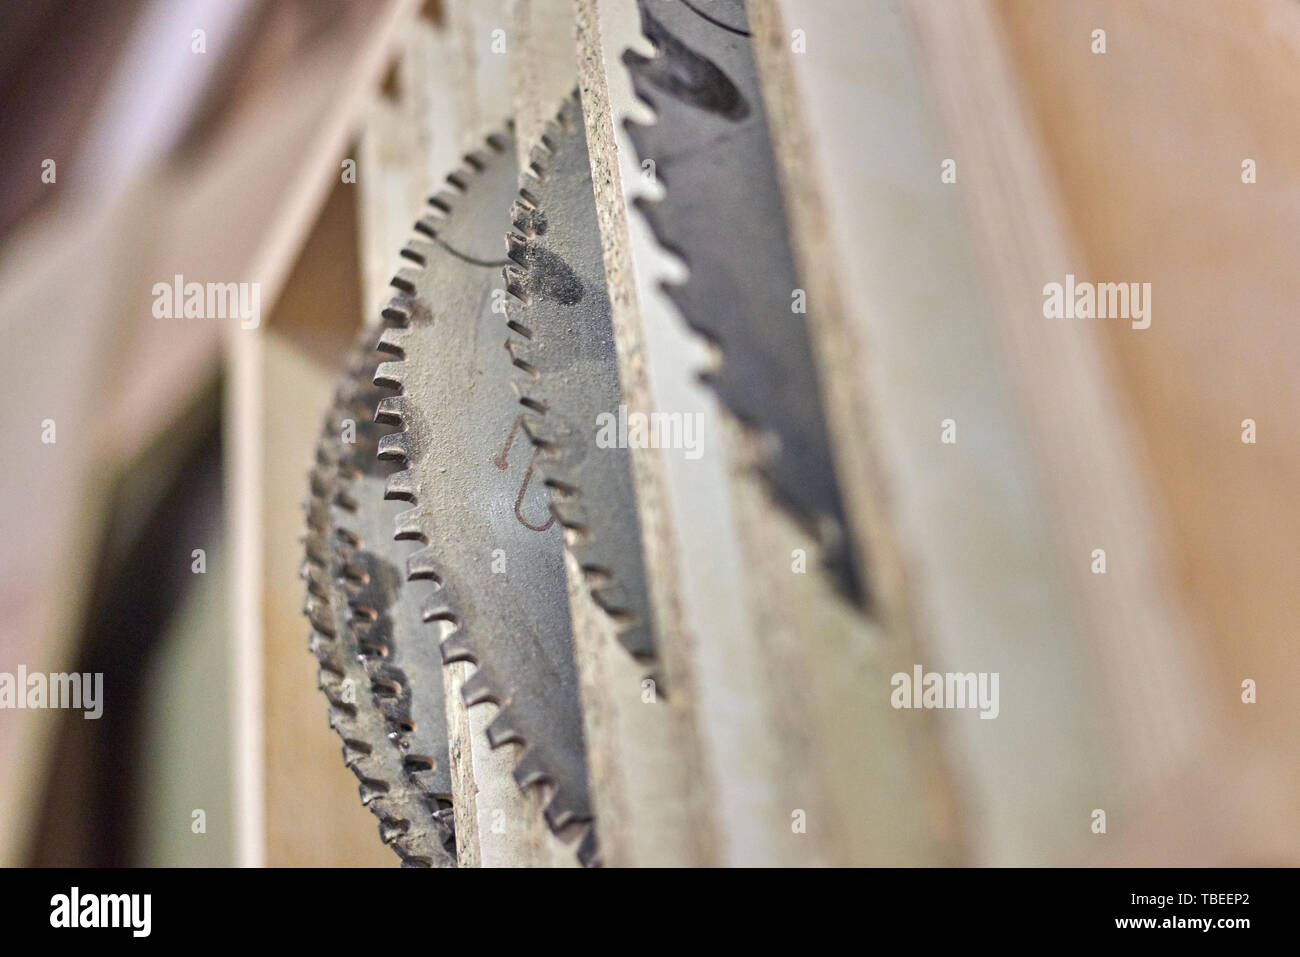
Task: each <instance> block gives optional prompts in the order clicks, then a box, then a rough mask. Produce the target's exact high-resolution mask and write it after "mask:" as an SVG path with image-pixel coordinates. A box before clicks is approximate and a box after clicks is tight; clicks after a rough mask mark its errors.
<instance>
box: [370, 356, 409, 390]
mask: <svg viewBox="0 0 1300 957" xmlns="http://www.w3.org/2000/svg"><path fill="white" fill-rule="evenodd" d="M404 366H405V363H403V362H381V363H379V365H378V367H376V369H375V378H374V383H375V385H378V386H383V387H384V388H386V389H395V390H397V391H399V392H400V391H401V389H402V382H403V381H404V377H405V374H406V369H405V368H404Z"/></svg>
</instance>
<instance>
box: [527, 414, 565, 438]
mask: <svg viewBox="0 0 1300 957" xmlns="http://www.w3.org/2000/svg"><path fill="white" fill-rule="evenodd" d="M519 424H520V425H522V426H523V427H524V431H525V432H526V433H527V434H528V438H529V440H531V441H532V443H533V444H534V445H552V444H554V443H555V442H556V440H557V439H558V438H559V432H558V431H557V429H556V427H555V423H554V422H553V421H552V420H551V418H550V416H544V415H538V414H537V413H535V412H524V413H523V414H521V415H520V416H519Z"/></svg>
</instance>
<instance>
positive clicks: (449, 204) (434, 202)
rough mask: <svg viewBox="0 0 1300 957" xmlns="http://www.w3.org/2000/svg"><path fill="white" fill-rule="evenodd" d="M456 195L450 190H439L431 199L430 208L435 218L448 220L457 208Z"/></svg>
mask: <svg viewBox="0 0 1300 957" xmlns="http://www.w3.org/2000/svg"><path fill="white" fill-rule="evenodd" d="M456 199H457V197H456V194H455V193H452V192H450V191H448V190H445V189H444V190H439V191H438V192H436V193H434V194H433V195H432V196H430V197H429V208H430V209H432V210H433V215H434V216H435V217H439V216H440V217H441V218H442V219H446V218H447V217H448V216H450V215H451V211H452V210H453V209H454V208H455V206H456Z"/></svg>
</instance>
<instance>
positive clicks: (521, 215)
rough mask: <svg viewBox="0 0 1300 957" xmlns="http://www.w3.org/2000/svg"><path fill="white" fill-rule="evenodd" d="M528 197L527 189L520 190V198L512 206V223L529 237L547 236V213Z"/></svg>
mask: <svg viewBox="0 0 1300 957" xmlns="http://www.w3.org/2000/svg"><path fill="white" fill-rule="evenodd" d="M528 197H529V193H528V191H527V190H520V195H519V198H518V199H516V200H515V201H514V203H513V205H511V207H510V222H511V225H513V226H514V228H515V229H517V230H519V232H521V233H523V234H524V235H525V236H527V237H528V238H529V239H533V238H536V237H538V236H545V235H546V230H547V229H548V228H549V223H547V221H546V213H545V211H544V210H541V209H538V207H537V204H536V203H535V202H533V201H532V200H531V199H529V198H528Z"/></svg>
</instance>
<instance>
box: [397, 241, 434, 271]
mask: <svg viewBox="0 0 1300 957" xmlns="http://www.w3.org/2000/svg"><path fill="white" fill-rule="evenodd" d="M399 255H400V256H401V257H402V258H403V259H409V260H410V261H411V262H413V263H415V264H417V265H419V266H427V265H428V264H429V257H430V256H432V255H433V246H432V245H431V244H429V243H426V242H425V241H424V240H422V239H410V240H407V242H406V245H405V246H403V247H402V251H401V253H399Z"/></svg>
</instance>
